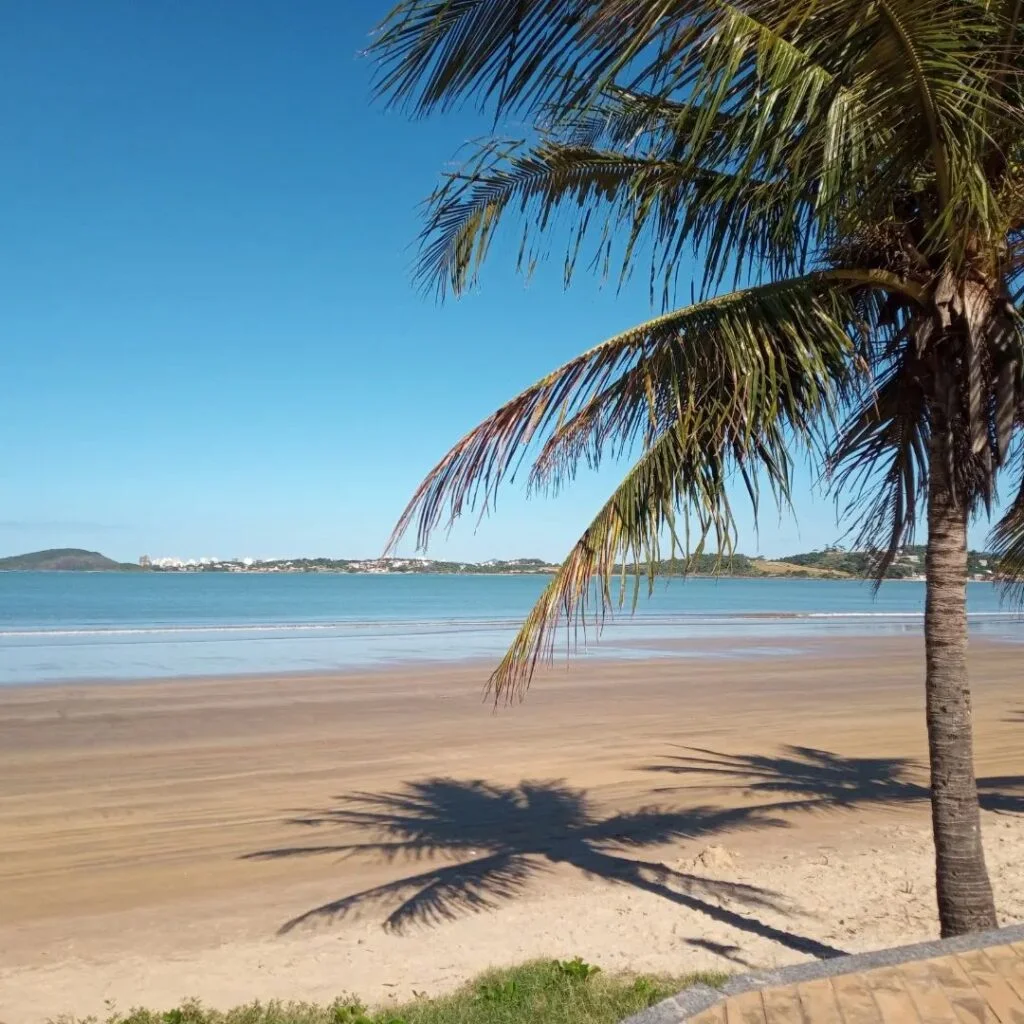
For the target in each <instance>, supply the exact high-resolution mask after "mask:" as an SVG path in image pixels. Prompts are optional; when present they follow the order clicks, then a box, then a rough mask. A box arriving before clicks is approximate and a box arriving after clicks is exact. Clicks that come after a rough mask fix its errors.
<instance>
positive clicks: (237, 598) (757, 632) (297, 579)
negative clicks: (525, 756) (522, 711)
mask: <svg viewBox="0 0 1024 1024" xmlns="http://www.w3.org/2000/svg"><path fill="white" fill-rule="evenodd" d="M547 582H548V577H545V576H489V575H488V576H484V575H480V576H474V575H464V576H453V575H429V574H423V575H419V574H417V575H398V574H388V575H384V574H381V575H354V574H344V573H337V574H335V573H316V574H312V573H310V574H298V573H296V574H269V573H267V574H263V573H71V572H68V573H54V572H50V573H31V572H24V573H22V572H12V573H0V685H15V684H24V683H52V682H61V681H70V680H90V679H106V680H137V679H150V678H163V677H189V676H210V675H232V674H251V673H267V672H273V673H289V672H293V673H309V672H324V671H339V670H353V669H366V668H372V667H384V666H389V665H399V664H402V663H423V662H438V663H440V662H455V661H467V660H473V659H480V660H487V659H494V658H495V657H497V656H499V655H500V654H501V652H502V651H503V650H504V649H505V647H506V646H507V645H508V643H509V641H510V640H511V639H512V637H513V636H514V634H515V631H516V629H517V628H518V625H519V623H520V621H521V620H522V618H523V616H524V615H525V614H526V613H527V612H528V611H529V609H530V607H531V605H532V604H533V602H534V601H535V600H536V598H537V597H538V596H539V594H540V592H541V590H542V589H543V587H544V586H545V584H546V583H547ZM631 596H632V594H631V592H630V597H631ZM968 608H969V615H970V622H971V629H972V631H973V632H975V633H980V634H983V635H988V636H992V637H996V638H1000V639H1003V640H1007V641H1010V642H1020V641H1022V640H1024V620H1022V618H1021V616H1020V615H1019V614H1018V613H1017V612H1015V611H1014V610H1013V609H1011V608H1008V607H1006V606H1005V605H1004V603H1003V602H1002V600H1001V595H1000V592H999V590H998V589H997V588H996V587H994V586H993V585H991V584H988V583H971V584H969V585H968ZM923 610H924V584H923V583H921V582H914V581H892V582H888V583H886V584H885V585H883V586H882V587H881V589H880V590H879V591H878V592H877V593H875V592H874V590H873V588H872V587H871V585H870V584H867V583H861V582H858V581H853V580H811V579H706V578H691V579H686V580H683V579H671V580H665V581H659V582H658V583H657V585H656V587H655V590H654V593H653V595H652V596H651V597H650V598H647V597H646V596H644V597H642V598H641V600H640V602H639V604H638V605H637V607H636V609H635V611H633V612H632V613H631V601H630V600H627V602H626V606H625V608H624V609H623V610H622V611H620V612H618V613H616V614H615V615H614V616H613V617H612V618H611V620H610V621H608V622H606V624H605V628H604V630H603V633H602V635H601V637H600V638H599V639H598V638H597V637H596V636H595V635H594V631H593V630H588V633H587V636H586V637H585V638H583V637H579V638H578V639H579V640H580V646H579V648H578V649H576V650H575V653H576V654H578V655H581V656H583V657H603V658H637V657H646V658H652V657H674V658H680V657H730V656H735V655H736V654H740V653H742V654H744V655H747V656H749V655H750V653H751V652H759V653H763V654H764V655H765V656H771V655H774V654H784V653H793V652H797V651H799V650H801V649H803V648H806V647H807V646H808V645H810V644H812V643H814V642H815V641H816V640H821V639H824V638H828V637H836V636H842V635H846V636H858V635H859V636H878V635H892V634H897V633H910V632H920V630H921V626H922V617H923ZM564 639H565V640H566V641H567V642H568V641H569V639H570V638H569V637H565V638H564ZM566 646H567V645H566V644H562V643H559V644H558V648H559V650H562V649H564V648H565V647H566ZM573 646H574V645H573Z"/></svg>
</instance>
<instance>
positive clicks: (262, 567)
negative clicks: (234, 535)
mask: <svg viewBox="0 0 1024 1024" xmlns="http://www.w3.org/2000/svg"><path fill="white" fill-rule="evenodd" d="M139 567H140V568H142V569H150V570H153V571H156V572H357V573H460V572H463V573H465V572H471V573H494V574H524V575H525V574H535V573H552V572H554V571H555V570H556V569H557V568H558V566H557V565H551V564H550V563H549V562H545V561H543V559H540V558H513V559H511V560H508V561H505V560H502V559H496V558H494V559H491V560H490V561H487V562H440V561H435V560H434V559H431V558H362V559H360V558H272V559H262V558H150V557H149V555H143V556H142V557H141V558H140V559H139Z"/></svg>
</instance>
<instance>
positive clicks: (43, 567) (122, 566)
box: [0, 548, 139, 572]
mask: <svg viewBox="0 0 1024 1024" xmlns="http://www.w3.org/2000/svg"><path fill="white" fill-rule="evenodd" d="M138 568H139V567H138V566H137V565H132V564H131V563H127V562H115V561H114V560H113V559H111V558H107V556H106V555H101V554H100V553H99V552H98V551H86V550H85V549H84V548H48V549H47V550H46V551H30V552H29V553H28V554H27V555H12V556H11V557H10V558H0V572H124V571H130V570H132V569H138Z"/></svg>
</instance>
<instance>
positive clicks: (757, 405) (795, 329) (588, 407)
mask: <svg viewBox="0 0 1024 1024" xmlns="http://www.w3.org/2000/svg"><path fill="white" fill-rule="evenodd" d="M842 277H843V272H841V271H836V272H832V273H831V274H813V275H809V276H806V277H802V278H796V279H793V280H790V281H785V282H781V283H778V284H771V285H762V286H759V287H755V288H748V289H744V290H741V291H738V292H733V293H730V294H728V295H722V296H718V297H716V298H713V299H708V300H705V301H703V302H699V303H696V304H694V305H692V306H688V307H686V308H684V309H679V310H674V311H673V312H671V313H667V314H665V315H664V316H660V317H656V318H655V319H653V320H649V321H646V322H645V323H642V324H639V325H637V326H636V327H634V328H631V329H630V330H628V331H624V332H622V333H621V334H618V335H615V336H614V337H612V338H609V339H608V340H607V341H604V342H602V343H601V344H600V345H597V346H595V347H594V348H592V349H590V350H589V351H587V352H584V353H583V354H582V355H580V356H577V357H576V358H575V359H572V360H570V361H569V362H568V363H566V364H565V365H563V366H561V367H559V368H558V369H557V370H555V371H554V372H553V373H551V374H548V375H547V376H546V377H544V378H542V379H541V380H539V381H538V382H537V383H536V384H534V385H533V386H531V387H530V388H527V389H526V390H525V391H523V392H522V393H521V394H519V395H517V396H516V397H515V398H513V399H512V400H511V401H510V402H508V403H506V404H505V405H504V406H502V407H501V408H500V409H498V410H497V411H496V412H495V413H493V414H492V415H491V416H489V417H488V418H487V419H486V420H484V422H483V423H481V424H480V425H479V426H478V427H476V428H475V429H474V430H472V431H470V432H469V433H468V434H467V435H466V436H465V437H464V438H462V440H461V441H459V443H458V444H457V445H455V447H454V448H452V450H451V451H450V452H449V453H448V454H447V455H446V456H445V457H444V459H442V460H441V462H439V463H438V465H437V466H435V467H434V469H433V470H432V471H431V472H430V474H429V475H428V476H427V477H426V479H425V480H424V481H423V483H422V484H421V485H420V487H419V488H418V490H417V491H416V494H415V495H414V496H413V498H412V500H411V501H410V503H409V505H408V506H407V507H406V509H405V511H404V512H403V514H402V516H401V518H400V520H399V522H398V525H397V526H396V528H395V531H394V533H393V535H392V537H391V540H390V541H389V544H388V548H389V550H392V549H393V548H394V546H395V544H396V543H397V542H398V540H399V539H400V538H401V537H402V536H403V535H404V534H405V533H406V532H407V531H408V530H409V529H410V528H411V527H412V525H413V523H415V524H416V539H417V544H418V546H419V547H421V548H423V547H425V546H426V544H427V542H428V540H429V538H430V535H431V534H432V533H433V531H434V530H435V529H436V528H437V527H438V525H439V524H440V523H441V522H442V520H444V521H445V523H446V524H447V525H451V524H452V523H453V522H454V521H455V520H456V519H458V518H459V517H460V516H462V515H463V514H464V513H465V512H467V511H478V512H479V514H480V515H483V514H485V513H486V512H487V510H488V509H489V507H490V506H491V504H492V503H493V500H494V497H495V495H496V493H497V490H498V488H499V487H500V485H501V484H502V483H503V481H505V480H506V479H507V478H508V477H509V476H510V475H512V476H514V473H515V470H516V468H517V467H518V466H519V464H520V463H521V461H522V459H523V458H524V456H525V454H526V452H527V450H528V449H530V447H531V445H533V444H536V443H541V444H543V443H544V441H545V440H546V438H547V437H549V436H550V437H551V439H552V440H551V442H550V444H549V445H548V447H546V448H543V449H542V451H541V455H540V460H539V462H538V469H537V473H536V479H535V482H536V481H537V480H543V482H545V483H549V484H551V483H554V484H557V482H558V481H559V480H560V479H564V478H567V477H568V476H570V475H571V473H572V471H573V469H572V467H573V466H574V465H575V462H577V461H578V457H584V456H585V455H586V454H587V450H588V444H589V446H590V449H589V450H590V454H591V456H592V458H593V459H598V458H600V453H601V451H603V450H604V449H605V447H606V445H608V444H613V445H614V444H617V445H618V447H617V449H616V450H617V451H618V452H619V453H620V454H621V452H622V451H623V450H625V449H627V448H628V447H629V446H630V444H632V443H633V442H634V441H635V440H637V439H638V437H640V436H642V435H643V433H644V432H645V431H646V433H647V435H648V439H649V438H650V436H651V434H653V433H657V432H660V431H661V429H662V428H663V426H664V425H665V424H666V423H691V424H694V425H695V427H696V426H697V425H699V424H700V423H702V422H703V423H705V424H706V423H711V422H715V423H718V424H719V426H720V429H723V430H727V431H729V434H730V436H732V437H734V438H735V439H736V440H737V441H740V440H745V441H751V440H752V438H753V437H754V432H755V430H756V424H757V423H758V422H759V416H760V415H761V414H762V412H763V410H764V408H766V407H770V408H773V409H775V410H776V412H777V413H778V414H782V413H783V412H784V413H785V414H786V415H787V416H789V417H790V418H791V420H792V422H793V424H794V425H801V417H802V416H803V415H804V413H802V412H801V410H804V409H806V410H810V409H812V408H813V409H815V410H816V409H818V408H819V406H820V405H822V404H823V403H825V402H827V400H828V398H829V392H830V390H832V389H834V388H836V387H837V386H838V384H839V382H841V381H842V380H843V379H844V376H845V374H846V373H847V372H848V368H849V357H850V353H851V350H852V343H851V341H850V338H849V336H848V335H847V333H846V331H847V326H848V324H849V322H850V317H851V316H852V305H851V303H850V301H849V293H850V287H851V286H850V284H849V283H848V282H845V281H844V280H842ZM808 389H810V390H808ZM741 402H747V403H749V404H748V406H747V407H744V406H743V405H742V404H740V403H741ZM807 415H808V416H810V413H807ZM577 417H578V418H577ZM583 423H586V424H587V430H583V429H582V427H581V424H583Z"/></svg>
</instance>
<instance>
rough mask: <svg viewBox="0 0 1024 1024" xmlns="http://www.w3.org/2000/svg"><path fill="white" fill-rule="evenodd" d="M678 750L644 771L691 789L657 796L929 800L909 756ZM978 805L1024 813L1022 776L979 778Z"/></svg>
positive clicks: (845, 802)
mask: <svg viewBox="0 0 1024 1024" xmlns="http://www.w3.org/2000/svg"><path fill="white" fill-rule="evenodd" d="M680 749H682V750H684V751H686V753H684V754H680V755H674V756H672V757H669V758H666V759H665V761H663V762H661V763H659V764H653V765H646V766H644V770H646V771H652V772H662V773H667V774H670V775H689V776H693V777H694V780H695V781H694V784H693V786H692V787H686V786H671V787H663V788H661V789H659V790H656V792H661V793H664V792H669V791H678V790H679V789H685V788H700V789H707V788H709V786H708V783H709V780H714V781H716V782H717V783H718V785H717V787H716V786H714V785H712V786H711V788H720V789H722V790H742V791H744V792H746V793H750V794H754V795H759V796H760V795H764V794H773V795H779V796H788V797H790V799H789V800H784V801H781V802H776V803H773V804H772V805H771V806H772V807H773V808H774V809H776V810H783V809H787V810H789V809H799V810H827V809H834V808H839V809H842V808H853V807H859V806H863V805H865V804H897V803H915V802H920V801H927V800H928V799H929V796H930V792H929V788H928V785H927V781H928V776H927V771H926V769H925V768H924V766H922V765H920V764H918V763H917V762H915V761H912V760H910V759H908V758H901V757H844V756H842V755H840V754H834V753H832V752H831V751H828V750H817V749H815V748H813V747H799V746H787V747H784V748H783V753H782V754H779V755H776V756H766V755H757V754H724V753H720V752H718V751H714V750H706V749H704V748H701V747H682V748H680ZM697 780H700V781H697ZM978 801H979V803H980V804H981V806H982V808H983V809H985V810H988V811H995V812H997V813H1002V814H1021V813H1024V775H1013V776H1011V775H1002V776H985V777H982V778H979V779H978Z"/></svg>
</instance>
